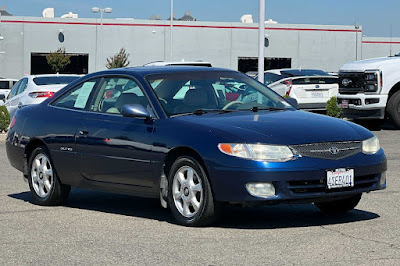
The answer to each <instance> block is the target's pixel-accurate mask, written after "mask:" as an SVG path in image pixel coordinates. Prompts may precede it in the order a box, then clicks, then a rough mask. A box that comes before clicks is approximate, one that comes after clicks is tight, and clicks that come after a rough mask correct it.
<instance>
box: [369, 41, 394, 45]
mask: <svg viewBox="0 0 400 266" xmlns="http://www.w3.org/2000/svg"><path fill="white" fill-rule="evenodd" d="M362 43H372V44H400V42H382V41H380V42H379V41H363V42H362Z"/></svg>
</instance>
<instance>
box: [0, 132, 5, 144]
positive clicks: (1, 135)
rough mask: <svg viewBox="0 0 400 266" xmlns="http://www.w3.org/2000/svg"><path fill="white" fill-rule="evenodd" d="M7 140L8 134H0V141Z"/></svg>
mask: <svg viewBox="0 0 400 266" xmlns="http://www.w3.org/2000/svg"><path fill="white" fill-rule="evenodd" d="M5 140H6V134H5V133H0V141H1V142H4V141H5Z"/></svg>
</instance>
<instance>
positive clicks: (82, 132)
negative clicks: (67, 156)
mask: <svg viewBox="0 0 400 266" xmlns="http://www.w3.org/2000/svg"><path fill="white" fill-rule="evenodd" d="M88 134H89V131H87V130H79V135H81V136H84V135H88Z"/></svg>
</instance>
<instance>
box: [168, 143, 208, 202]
mask: <svg viewBox="0 0 400 266" xmlns="http://www.w3.org/2000/svg"><path fill="white" fill-rule="evenodd" d="M185 155H186V156H191V157H193V158H194V159H196V160H197V161H198V162H199V164H200V165H201V166H202V167H203V169H204V171H205V172H206V175H207V177H208V182H209V183H210V186H211V191H212V193H213V195H214V198H215V192H214V187H213V185H212V184H213V180H212V179H211V177H210V174H209V171H208V167H207V165H206V163H205V162H204V160H203V158H202V157H201V156H200V153H199V152H198V151H196V150H195V149H193V148H190V147H187V146H179V147H175V148H173V149H171V150H170V151H169V152H168V154H167V156H166V158H165V159H164V167H163V172H164V174H165V176H166V177H167V178H168V175H169V171H170V170H171V167H172V165H173V163H174V162H175V160H176V159H178V158H179V157H181V156H185Z"/></svg>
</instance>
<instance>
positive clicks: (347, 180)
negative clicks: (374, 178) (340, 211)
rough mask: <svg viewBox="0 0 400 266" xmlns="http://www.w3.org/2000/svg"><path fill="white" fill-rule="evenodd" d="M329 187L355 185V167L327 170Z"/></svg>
mask: <svg viewBox="0 0 400 266" xmlns="http://www.w3.org/2000/svg"><path fill="white" fill-rule="evenodd" d="M326 184H327V186H328V189H332V188H344V187H354V169H336V170H335V171H328V172H327V181H326Z"/></svg>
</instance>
